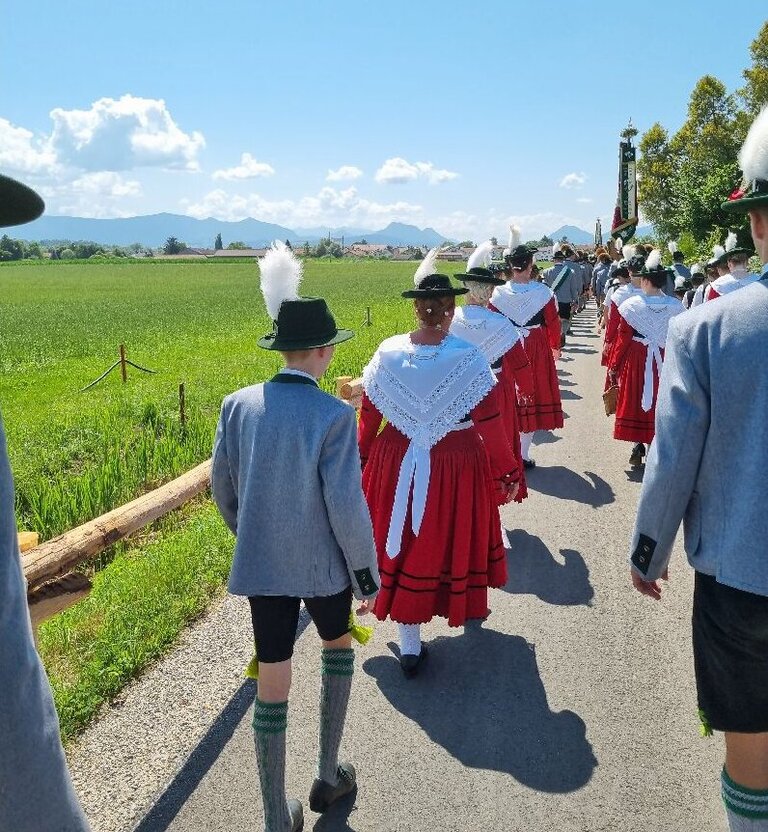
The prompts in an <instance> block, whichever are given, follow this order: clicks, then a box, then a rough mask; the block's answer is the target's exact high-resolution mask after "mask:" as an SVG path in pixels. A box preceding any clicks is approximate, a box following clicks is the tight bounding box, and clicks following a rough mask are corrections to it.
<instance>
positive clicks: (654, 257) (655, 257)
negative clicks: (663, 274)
mask: <svg viewBox="0 0 768 832" xmlns="http://www.w3.org/2000/svg"><path fill="white" fill-rule="evenodd" d="M660 265H661V251H660V250H659V249H658V248H655V249H654V250H653V251H652V252H651V253H650V254H649V255H648V257H647V258H646V261H645V268H646V270H647V271H649V272H653V271H656V269H658V268H659V266H660Z"/></svg>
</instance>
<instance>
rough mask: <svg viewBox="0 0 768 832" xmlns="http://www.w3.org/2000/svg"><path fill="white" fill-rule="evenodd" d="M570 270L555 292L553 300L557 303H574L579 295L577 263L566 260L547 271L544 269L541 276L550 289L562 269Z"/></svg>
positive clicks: (579, 271) (579, 278)
mask: <svg viewBox="0 0 768 832" xmlns="http://www.w3.org/2000/svg"><path fill="white" fill-rule="evenodd" d="M566 268H567V269H570V272H571V273H570V274H569V275H568V277H566V278H565V280H563V281H562V282H561V283H560V285H559V286H558V287H557V289H556V290H555V298H556V299H557V302H558V303H576V301H577V300H578V299H579V295H580V294H581V268H580V267H579V264H578V263H572V262H571V261H570V260H566V261H565V262H564V263H555V265H554V266H550V267H549V268H548V269H544V271H543V272H542V276H543V277H544V282H545V283H546V284H547V286H549V288H550V289H551V288H552V286H553V285H554V284H556V283H557V279H558V277H559V276H560V274H561V273H562V271H563V269H566Z"/></svg>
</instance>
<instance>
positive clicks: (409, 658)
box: [400, 644, 428, 679]
mask: <svg viewBox="0 0 768 832" xmlns="http://www.w3.org/2000/svg"><path fill="white" fill-rule="evenodd" d="M427 652H428V651H427V645H426V644H422V645H421V651H420V652H419V655H418V656H414V655H413V654H412V653H406V654H405V655H404V656H400V667H401V669H402V671H403V674H404V675H405V678H406V679H413V677H414V676H415V675H416V674H417V673H418V672H419V668H420V667H421V665H422V664H424V662H425V661H426V658H427Z"/></svg>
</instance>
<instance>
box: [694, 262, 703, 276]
mask: <svg viewBox="0 0 768 832" xmlns="http://www.w3.org/2000/svg"><path fill="white" fill-rule="evenodd" d="M691 274H692V275H694V274H704V267H703V266H702V265H701V263H694V264H693V265H692V266H691Z"/></svg>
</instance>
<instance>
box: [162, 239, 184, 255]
mask: <svg viewBox="0 0 768 832" xmlns="http://www.w3.org/2000/svg"><path fill="white" fill-rule="evenodd" d="M183 248H184V243H182V242H180V241H179V240H178V239H177V238H176V237H168V239H167V240H166V241H165V245H164V246H163V252H164V253H165V254H178V253H179V252H180V251H181V250H182V249H183Z"/></svg>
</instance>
